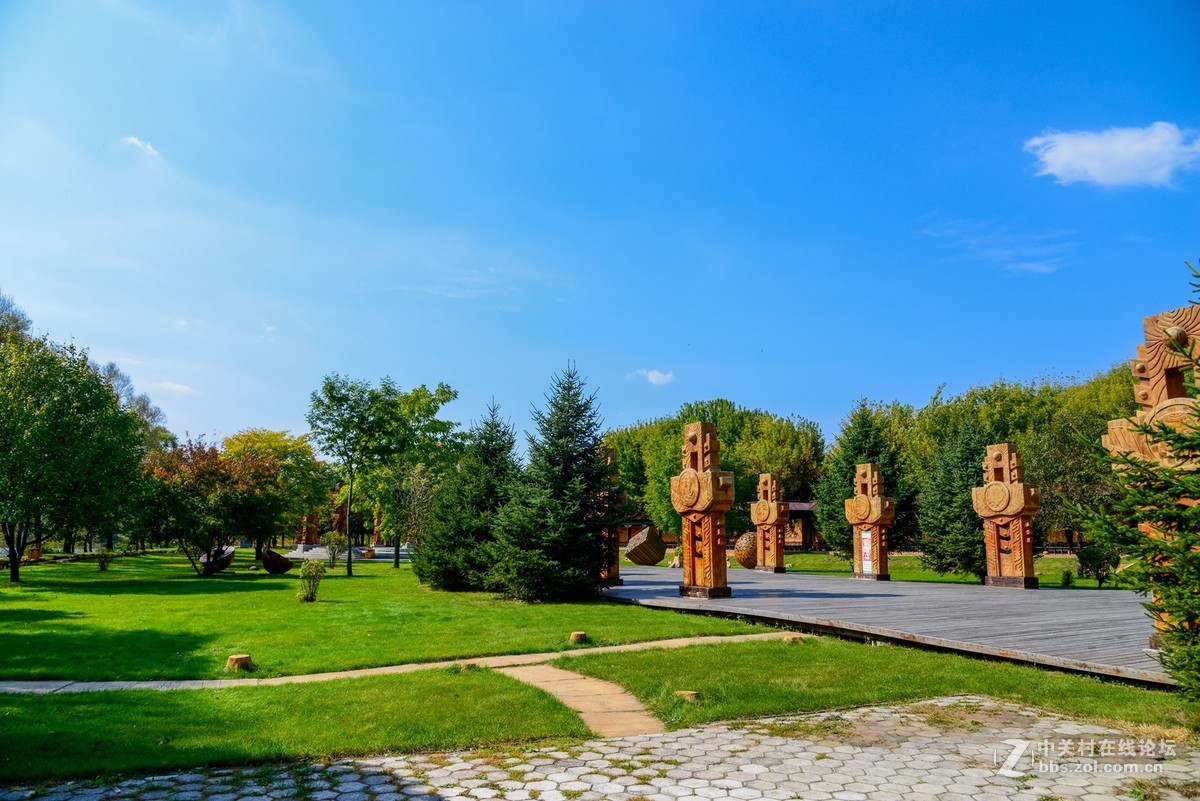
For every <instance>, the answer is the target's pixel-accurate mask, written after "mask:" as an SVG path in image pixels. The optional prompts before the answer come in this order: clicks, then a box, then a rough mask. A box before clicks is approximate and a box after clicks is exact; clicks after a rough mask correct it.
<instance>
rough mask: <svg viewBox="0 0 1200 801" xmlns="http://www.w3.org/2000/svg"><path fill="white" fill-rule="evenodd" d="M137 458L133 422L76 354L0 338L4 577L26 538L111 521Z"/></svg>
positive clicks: (39, 342) (16, 567) (125, 496)
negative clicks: (6, 562)
mask: <svg viewBox="0 0 1200 801" xmlns="http://www.w3.org/2000/svg"><path fill="white" fill-rule="evenodd" d="M140 458H141V449H140V447H139V440H138V437H137V434H136V421H135V420H134V419H133V418H132V417H131V416H130V415H128V414H126V413H125V412H123V411H122V410H121V408H120V405H119V404H118V402H117V398H116V396H115V395H114V394H113V392H112V390H111V388H110V387H109V386H108V384H106V383H105V382H104V381H103V380H102V379H101V378H100V377H99V376H98V375H97V373H96V371H95V370H94V369H93V368H92V366H91V364H90V363H89V362H88V358H87V355H86V353H84V352H82V351H79V350H77V349H76V348H74V347H72V346H55V345H53V344H51V343H50V342H48V341H47V340H45V339H29V338H27V337H24V336H19V337H10V338H7V339H2V340H0V529H2V530H3V533H4V540H5V545H6V547H7V549H8V561H9V580H10V581H11V582H13V583H16V582H18V581H20V564H21V559H22V557H23V556H24V553H25V551H26V549H27V548H28V547H29V546H30V545H31V544H35V543H41V542H42V540H43V539H44V538H45V537H46V536H47V535H49V534H50V533H53V532H57V533H59V534H61V533H63V532H72V531H75V530H78V529H80V528H89V529H91V530H97V529H98V528H100V527H103V526H104V525H106V524H107V523H109V522H111V520H112V519H113V517H114V516H115V515H116V513H117V511H118V510H119V509H121V508H124V507H125V506H126V504H127V503H128V501H129V498H130V495H131V494H132V487H133V486H134V485H135V476H136V473H137V468H138V462H139V460H140Z"/></svg>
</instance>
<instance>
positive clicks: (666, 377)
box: [627, 368, 675, 387]
mask: <svg viewBox="0 0 1200 801" xmlns="http://www.w3.org/2000/svg"><path fill="white" fill-rule="evenodd" d="M635 376H640V377H642V378H645V379H646V380H647V381H649V382H650V383H651V384H653V385H654V386H656V387H661V386H662V385H663V384H670V383H671V382H672V381H674V380H675V371H674V370H668V371H667V372H665V373H664V372H661V371H659V370H647V369H645V368H642V369H640V370H634V371H633V372H632V373H630V374H629V375H628V376H627V377H628V378H634V377H635Z"/></svg>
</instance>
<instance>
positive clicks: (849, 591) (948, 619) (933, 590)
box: [605, 567, 1173, 685]
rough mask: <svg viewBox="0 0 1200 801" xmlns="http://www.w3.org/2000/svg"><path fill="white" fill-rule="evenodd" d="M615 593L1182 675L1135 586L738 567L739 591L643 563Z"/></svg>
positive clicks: (870, 634) (1145, 676)
mask: <svg viewBox="0 0 1200 801" xmlns="http://www.w3.org/2000/svg"><path fill="white" fill-rule="evenodd" d="M621 577H622V578H623V579H624V581H625V583H624V585H623V586H620V587H613V588H611V589H609V590H606V591H605V594H606V595H608V596H609V597H611V598H613V599H616V600H622V601H627V602H630V603H637V604H641V605H645V606H655V607H660V608H670V609H679V610H686V611H694V612H719V613H722V614H731V615H744V616H746V617H749V618H754V619H763V620H767V619H769V620H777V621H784V622H788V623H792V624H795V625H797V626H798V627H800V628H808V629H811V630H817V631H830V632H833V633H839V634H844V635H850V636H859V637H866V638H869V639H883V640H890V641H894V642H902V643H910V644H914V645H920V646H925V647H934V648H940V649H945V650H952V651H961V652H965V653H973V654H980V655H985V656H992V657H998V658H1003V659H1011V660H1013V661H1018V662H1030V663H1034V664H1041V665H1049V666H1052V667H1058V668H1062V669H1067V670H1075V671H1079V672H1084V673H1093V674H1097V675H1104V676H1110V677H1116V678H1122V679H1126V680H1131V681H1138V682H1143V683H1149V684H1158V685H1171V684H1173V682H1172V681H1171V679H1170V678H1169V677H1168V676H1167V675H1166V673H1165V672H1164V671H1163V669H1162V666H1161V665H1159V664H1158V662H1157V661H1155V660H1154V659H1153V658H1152V657H1150V656H1149V655H1148V654H1147V653H1146V652H1145V648H1146V644H1147V641H1148V639H1149V637H1150V634H1151V632H1152V631H1153V626H1152V624H1151V622H1150V618H1149V617H1148V615H1147V614H1146V611H1145V609H1144V608H1143V607H1142V598H1140V597H1139V596H1137V595H1135V594H1134V593H1132V592H1128V591H1125V590H1103V591H1099V590H1064V589H1059V588H1053V589H1052V588H1046V589H1039V590H1016V589H1008V588H1000V587H985V586H982V585H973V584H936V583H930V582H910V581H905V582H900V581H892V582H868V581H856V580H853V579H847V578H840V577H836V576H820V575H810V574H802V573H786V574H775V573H758V572H753V571H743V570H732V571H730V574H729V585H730V587H731V588H732V589H733V597H732V598H717V599H700V598H681V597H680V596H679V590H678V587H679V581H680V577H681V572H680V571H678V570H670V569H668V568H653V567H649V568H647V567H637V568H625V569H623V570H622V571H621Z"/></svg>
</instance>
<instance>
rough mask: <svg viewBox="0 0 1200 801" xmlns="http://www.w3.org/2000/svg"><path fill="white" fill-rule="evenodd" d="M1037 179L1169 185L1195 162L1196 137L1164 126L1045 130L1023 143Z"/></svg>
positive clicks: (1198, 152)
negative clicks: (1033, 159) (1032, 158)
mask: <svg viewBox="0 0 1200 801" xmlns="http://www.w3.org/2000/svg"><path fill="white" fill-rule="evenodd" d="M1025 152H1027V153H1032V154H1033V155H1034V156H1036V157H1037V159H1038V163H1039V169H1038V175H1053V176H1054V177H1055V178H1056V179H1057V181H1058V183H1060V184H1073V183H1080V182H1082V183H1092V184H1098V185H1100V186H1170V185H1171V182H1172V180H1173V179H1174V177H1175V173H1176V172H1178V171H1180V170H1186V169H1189V168H1191V167H1193V166H1194V165H1196V164H1197V163H1200V136H1197V135H1196V133H1195V132H1192V131H1182V130H1180V129H1179V128H1178V126H1176V125H1174V124H1172V123H1169V122H1155V123H1152V124H1150V125H1147V126H1146V127H1145V128H1109V129H1108V130H1106V131H1071V132H1068V133H1058V132H1047V133H1043V134H1042V135H1041V136H1035V137H1033V138H1032V139H1029V140H1027V141H1026V142H1025Z"/></svg>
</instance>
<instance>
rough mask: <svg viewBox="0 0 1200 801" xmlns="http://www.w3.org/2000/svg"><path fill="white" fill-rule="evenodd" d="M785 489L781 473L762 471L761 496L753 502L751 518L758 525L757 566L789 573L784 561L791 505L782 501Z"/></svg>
mask: <svg viewBox="0 0 1200 801" xmlns="http://www.w3.org/2000/svg"><path fill="white" fill-rule="evenodd" d="M782 497H783V490H782V489H781V488H780V484H779V476H777V475H775V474H774V473H761V474H760V475H759V477H758V500H757V501H755V502H754V503H753V504H751V505H750V521H751V522H752V523H754V525H755V528H756V529H757V534H758V537H757V544H758V552H757V556H758V558H757V560H756V561H757V562H758V564H757V565H756V566H755V568H754V569H755V570H763V571H766V572H768V573H786V572H787V566H786V565H784V563H783V534H784V530H785V529H786V528H787V522H788V505H787V504H786V503H782V502H781V500H780V499H781V498H782Z"/></svg>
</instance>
